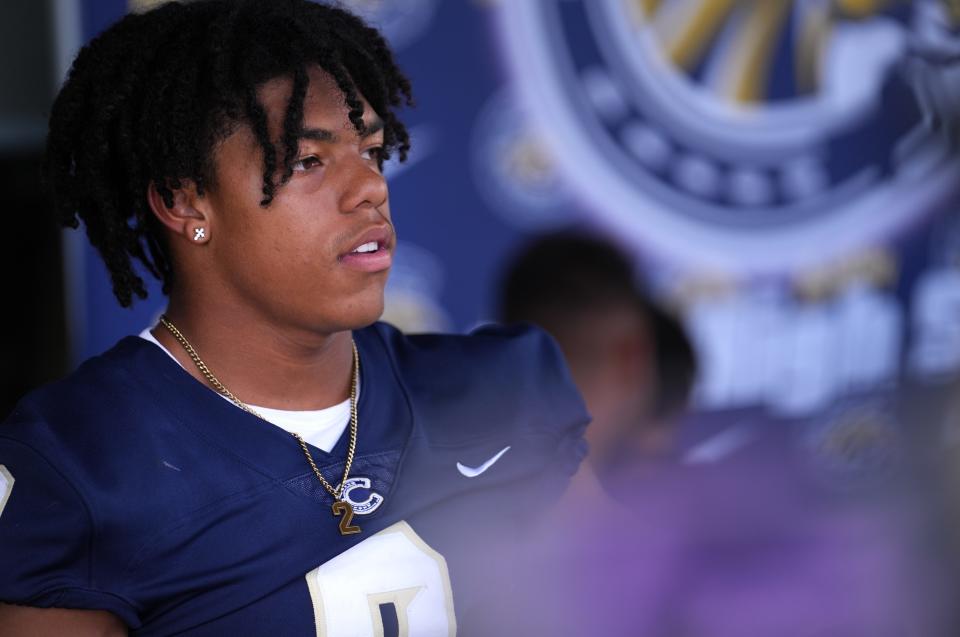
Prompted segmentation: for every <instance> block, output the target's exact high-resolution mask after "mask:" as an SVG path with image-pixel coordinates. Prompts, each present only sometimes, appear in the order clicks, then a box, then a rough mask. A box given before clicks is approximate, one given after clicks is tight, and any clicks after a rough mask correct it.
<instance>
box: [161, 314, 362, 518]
mask: <svg viewBox="0 0 960 637" xmlns="http://www.w3.org/2000/svg"><path fill="white" fill-rule="evenodd" d="M160 323H161V324H163V326H164V327H165V328H167V330H168V331H169V332H170V333H171V334H173V337H174V338H175V339H177V341H178V342H179V343H180V345H182V346H183V349H184V350H186V352H187V355H188V356H190V359H191V360H192V361H193V363H194V364H195V365H196V366H197V369H198V370H200V374H202V375H203V377H204V378H205V379H206V380H207V382H208V383H210V384H211V385H212V386H213V388H214V389H216V390H217V392H219V393H220V394H222V395H223V396H226V397H227V398H228V399H229V400H230V402H232V403H233V404H234V405H236V406H237V407H239V408H240V409H242V410H244V411H245V412H247V413H249V414H253V415H254V416H256V417H257V418H259V419H261V420H264V421H267V419H266V418H264V417H263V416H262V415H261V414H259V413H257V412H256V410H254V409H251V408H250V407H249V406H248V405H247V404H246V403H244V402H243V401H242V400H240V399H239V398H237V397H236V396H234V394H233V392H231V391H230V390H229V389H227V388H226V387H225V386H224V384H223V383H221V382H220V380H219V379H217V377H216V376H214V375H213V372H211V371H210V368H209V367H207V364H206V363H204V362H203V359H201V358H200V355H199V354H197V350H195V349H194V348H193V345H191V344H190V341H188V340H187V337H186V336H184V335H183V333H182V332H181V331H180V330H179V329H177V326H176V325H174V324H173V323H171V322H170V319H168V318H167V316H166V314H163V315H161V316H160ZM351 345H352V346H353V376H352V379H351V381H350V444H349V446H348V447H347V462H346V464H345V465H344V467H343V479H342V480H341V481H340V484H338V485H337V486H336V488H334V487H333V485H331V484H330V483H329V482H327V479H326V478H324V477H323V474H322V473H320V469H318V468H317V463H316V462H314V461H313V455H312V454H311V453H310V450H309V449H308V448H307V443H306V442H304V440H303V438H301V437H300V434H298V433H295V432H290V433H291V435H293V437H294V438H296V440H297V442H298V443H300V448H301V449H303V454H304V455H305V456H306V457H307V463H308V464H309V465H310V468H311V469H313V473H314V474H315V475H316V476H317V478H318V479H319V480H320V484H322V485H323V488H324V489H326V490H327V491H329V492H330V495H332V496H333V497H334V499H335V500H340V499H341V498H342V496H343V488H344V485H346V483H347V478H348V477H349V476H350V467H351V466H352V465H353V454H354V451H356V449H357V385H358V382H359V379H360V354H359V353H358V352H357V344H356V342H354V341H352V340H351ZM267 422H269V421H267Z"/></svg>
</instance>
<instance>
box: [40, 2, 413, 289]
mask: <svg viewBox="0 0 960 637" xmlns="http://www.w3.org/2000/svg"><path fill="white" fill-rule="evenodd" d="M313 65H317V66H319V67H320V68H321V69H323V70H324V71H325V72H326V73H327V74H329V75H330V77H332V78H333V80H334V81H335V83H336V85H337V87H338V88H339V89H340V91H341V92H342V93H343V98H344V103H345V104H346V106H347V108H348V116H349V119H350V121H351V123H352V124H353V125H354V127H355V128H356V129H357V130H358V131H363V128H364V124H363V119H362V116H363V104H362V103H361V101H360V95H361V94H362V95H363V96H364V97H365V98H366V99H367V101H368V103H369V104H370V106H371V107H372V108H373V110H374V111H375V112H376V113H377V115H378V116H379V117H380V118H381V119H382V120H383V122H384V154H383V155H382V156H381V160H386V159H387V158H389V155H390V154H391V152H396V153H397V154H398V155H399V159H400V161H403V160H405V159H406V156H407V152H408V151H409V149H410V136H409V134H408V132H407V130H406V128H405V127H404V125H403V124H402V123H401V122H400V121H399V120H398V119H397V117H396V115H395V110H396V109H398V108H400V107H402V106H410V105H412V104H413V97H412V93H411V88H410V81H409V80H408V79H407V78H406V76H404V74H403V73H402V72H401V71H400V69H399V68H398V67H397V65H396V62H395V61H394V59H393V55H392V53H391V52H390V49H389V48H388V46H387V43H386V42H385V41H384V39H383V37H382V36H381V35H380V34H379V33H378V32H377V31H376V30H375V29H373V28H370V27H368V26H366V25H365V24H364V23H363V22H362V21H361V20H360V19H359V18H357V17H355V16H353V15H352V14H350V13H348V12H346V11H344V10H342V9H339V8H335V7H332V6H328V5H324V4H319V3H316V2H310V1H308V0H259V1H258V0H195V1H194V2H189V3H180V2H170V3H168V4H164V5H161V6H160V7H158V8H156V9H153V10H152V11H149V12H146V13H143V14H130V15H127V16H126V17H124V18H123V19H121V20H120V21H119V22H117V23H116V24H115V25H113V26H112V27H111V28H110V29H108V30H107V31H105V32H104V33H103V34H102V35H100V36H98V37H97V38H96V39H94V40H93V41H92V42H90V43H89V44H88V45H87V46H85V47H84V48H83V49H82V50H81V51H80V53H79V54H78V55H77V58H76V60H75V61H74V63H73V67H72V68H71V70H70V74H69V76H68V78H67V81H66V83H65V84H64V86H63V88H62V89H61V91H60V93H59V95H58V96H57V99H56V101H55V102H54V105H53V109H52V112H51V116H50V131H49V135H48V138H47V149H46V157H45V163H44V174H45V177H46V181H47V183H48V184H49V187H50V189H51V191H52V194H53V198H54V202H55V205H56V207H57V211H58V215H59V217H60V219H61V221H62V223H63V224H64V225H65V226H69V227H72V228H76V227H78V226H79V223H80V221H83V223H84V225H85V226H86V229H87V236H88V237H89V239H90V242H91V244H92V245H93V246H94V247H95V248H96V249H97V251H98V252H99V253H100V255H101V256H102V257H103V260H104V262H105V263H106V266H107V269H108V270H109V273H110V277H111V281H112V284H113V293H114V295H115V296H116V297H117V300H119V302H120V304H121V305H122V306H124V307H126V306H129V305H131V303H132V302H133V297H134V295H136V296H137V297H139V298H146V296H147V290H146V287H145V286H144V282H143V279H142V278H141V277H140V276H139V275H138V274H137V272H136V270H135V267H134V265H135V263H134V260H137V261H139V262H140V263H142V264H143V266H144V267H145V268H146V270H147V271H148V272H150V273H151V274H152V275H153V276H154V277H156V278H158V279H159V280H160V281H161V282H162V284H163V292H164V294H169V291H170V287H171V284H172V281H173V268H172V263H171V258H170V253H169V250H168V247H167V245H166V240H165V237H164V234H163V231H162V227H161V224H160V223H159V221H158V220H157V219H156V218H155V217H154V215H153V214H152V213H151V211H150V207H149V204H148V201H147V191H148V187H149V186H150V184H153V185H154V187H155V188H156V189H157V192H158V193H159V195H160V196H161V198H162V199H163V202H164V204H165V205H167V206H168V207H172V206H173V200H174V191H175V190H177V189H179V188H181V187H182V185H183V181H184V180H190V181H192V182H193V183H194V184H195V186H196V188H197V191H198V193H199V194H201V195H202V194H203V193H204V190H205V189H206V188H209V187H212V186H214V185H215V184H213V175H214V171H213V160H212V151H213V148H214V147H215V145H216V143H217V142H218V141H220V140H222V139H223V138H225V137H226V136H227V135H229V134H230V133H231V132H232V131H233V130H235V129H236V127H237V126H238V125H240V124H243V123H246V124H247V125H249V126H250V128H251V129H252V131H253V133H254V135H255V137H256V139H257V142H258V143H259V145H260V148H261V150H262V154H263V188H262V194H263V196H262V198H261V200H260V205H261V206H263V207H268V206H269V205H270V203H271V201H273V198H274V196H275V194H276V192H277V189H278V188H281V187H282V186H283V185H284V184H285V183H286V182H287V181H288V180H289V179H290V177H291V176H292V174H293V163H294V161H295V159H296V156H297V146H298V138H299V133H300V130H301V129H302V127H303V108H304V105H303V101H304V96H305V95H306V91H307V84H308V75H307V69H308V67H311V66H313ZM276 77H288V78H290V79H291V80H292V84H293V91H292V95H291V98H290V100H289V103H288V104H287V109H286V112H285V114H284V116H283V130H282V133H281V135H280V136H279V139H271V138H270V134H269V131H268V126H267V113H266V111H265V110H264V107H263V105H262V104H261V103H260V101H259V99H258V97H257V89H258V87H259V86H261V85H262V84H263V83H264V82H266V81H267V80H270V79H273V78H276Z"/></svg>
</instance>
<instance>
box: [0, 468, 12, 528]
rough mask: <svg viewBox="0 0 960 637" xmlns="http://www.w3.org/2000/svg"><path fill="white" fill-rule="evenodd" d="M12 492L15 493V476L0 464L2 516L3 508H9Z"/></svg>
mask: <svg viewBox="0 0 960 637" xmlns="http://www.w3.org/2000/svg"><path fill="white" fill-rule="evenodd" d="M11 491H13V475H11V474H10V472H9V471H8V470H7V468H6V467H5V466H3V465H2V464H0V515H3V507H5V506H7V500H9V499H10V492H11Z"/></svg>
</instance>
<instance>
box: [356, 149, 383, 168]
mask: <svg viewBox="0 0 960 637" xmlns="http://www.w3.org/2000/svg"><path fill="white" fill-rule="evenodd" d="M360 156H361V157H363V158H364V159H365V160H367V161H375V162H377V166H382V165H383V162H385V161H386V160H387V149H385V148H384V147H383V146H371V147H370V148H367V149H364V151H363V152H362V153H361V154H360Z"/></svg>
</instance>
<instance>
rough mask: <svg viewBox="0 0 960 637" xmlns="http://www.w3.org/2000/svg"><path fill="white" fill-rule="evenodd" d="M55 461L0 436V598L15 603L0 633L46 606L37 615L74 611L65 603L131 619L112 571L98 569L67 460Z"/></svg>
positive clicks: (84, 512) (83, 507) (90, 530)
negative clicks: (69, 475)
mask: <svg viewBox="0 0 960 637" xmlns="http://www.w3.org/2000/svg"><path fill="white" fill-rule="evenodd" d="M59 460H60V462H53V461H51V460H50V459H49V458H48V457H47V455H43V454H41V453H40V452H38V451H37V450H36V449H35V448H34V446H33V445H31V444H28V443H27V442H24V441H22V440H17V439H14V438H9V437H6V436H0V469H2V471H0V477H2V480H0V499H3V500H4V502H3V503H2V504H3V507H2V510H0V602H5V603H7V604H17V605H19V606H15V607H14V606H11V607H7V608H6V609H5V610H4V611H3V614H2V617H3V621H0V636H2V635H7V634H20V633H16V632H8V631H10V630H11V629H10V628H8V622H12V621H13V620H12V619H11V617H12V618H18V617H23V616H26V617H28V618H30V617H32V616H33V614H34V613H41V611H43V610H44V609H50V608H55V609H57V610H56V611H54V612H52V613H51V614H49V615H48V614H40V615H36V616H37V617H40V618H41V620H40V621H42V622H47V621H56V620H58V618H59V617H61V614H62V613H72V612H74V611H72V610H67V609H75V610H76V611H77V612H79V611H89V612H90V613H91V615H80V616H79V617H80V618H85V617H97V616H100V615H104V616H106V617H108V618H113V619H115V618H116V617H122V618H123V619H124V621H125V622H127V623H128V624H130V625H134V624H132V623H131V622H136V621H137V610H136V608H135V607H134V606H133V604H132V602H130V601H129V600H128V599H127V598H126V597H124V595H123V591H122V590H121V586H120V585H119V584H118V579H119V578H118V576H117V573H116V569H113V570H107V571H104V570H103V569H99V570H98V562H97V561H96V559H95V557H96V546H95V543H94V539H95V536H94V533H93V524H92V518H91V514H90V509H89V507H88V506H87V504H86V501H85V500H84V499H83V497H82V496H81V495H80V492H79V491H78V490H77V488H76V487H75V485H74V481H72V480H70V479H68V478H67V477H66V475H65V474H64V473H63V468H64V467H65V466H67V465H69V461H68V460H67V459H66V458H60V459H59ZM10 608H14V609H16V612H14V611H13V610H10ZM21 609H23V610H21ZM95 611H102V612H101V613H98V614H93V613H94V612H95ZM11 613H12V615H11ZM24 614H25V615H24ZM69 617H70V618H71V619H70V620H71V621H73V619H78V618H77V617H73V616H72V615H69ZM50 618H52V619H50ZM18 621H20V620H18ZM30 621H33V620H32V619H30ZM86 621H89V620H84V625H85V624H86ZM27 625H30V624H27ZM121 625H122V624H121ZM24 634H38V633H36V632H35V631H32V630H29V631H27V633H24ZM51 634H55V632H54V633H51ZM61 634H73V631H66V632H63V633H61ZM91 634H110V633H91Z"/></svg>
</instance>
